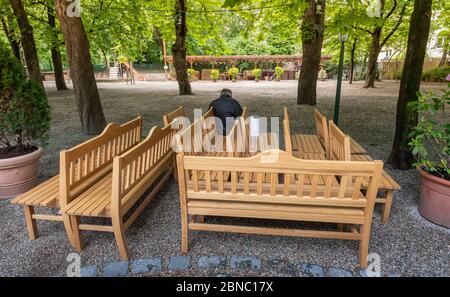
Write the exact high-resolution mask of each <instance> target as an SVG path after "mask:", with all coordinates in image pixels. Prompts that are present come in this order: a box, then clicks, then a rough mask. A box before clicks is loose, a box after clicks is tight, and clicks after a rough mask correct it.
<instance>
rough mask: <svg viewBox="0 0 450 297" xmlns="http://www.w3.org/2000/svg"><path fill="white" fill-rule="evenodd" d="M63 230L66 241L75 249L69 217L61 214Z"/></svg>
mask: <svg viewBox="0 0 450 297" xmlns="http://www.w3.org/2000/svg"><path fill="white" fill-rule="evenodd" d="M62 218H63V223H64V228H65V229H66V233H67V239H68V240H69V243H70V245H71V246H72V247H73V248H75V241H74V239H73V231H72V224H71V222H70V217H69V216H68V215H66V214H62Z"/></svg>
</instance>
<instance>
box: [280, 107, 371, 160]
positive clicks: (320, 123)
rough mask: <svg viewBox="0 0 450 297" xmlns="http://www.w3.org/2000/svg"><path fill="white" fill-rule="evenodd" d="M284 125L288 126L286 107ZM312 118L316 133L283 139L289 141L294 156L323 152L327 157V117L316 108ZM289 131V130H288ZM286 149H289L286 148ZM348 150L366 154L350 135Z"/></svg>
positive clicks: (353, 152)
mask: <svg viewBox="0 0 450 297" xmlns="http://www.w3.org/2000/svg"><path fill="white" fill-rule="evenodd" d="M284 118H285V121H286V123H285V124H284V125H285V127H286V126H289V118H288V115H287V108H285V116H284ZM314 118H315V123H316V135H309V134H293V135H292V136H291V135H290V136H289V137H288V139H285V143H287V142H289V144H290V146H291V148H292V149H291V151H292V152H293V155H294V156H298V157H300V155H301V154H303V153H313V154H324V155H325V156H326V158H327V159H329V157H328V150H329V149H328V147H329V143H328V139H329V136H328V133H329V132H328V123H327V118H326V117H325V116H324V115H322V114H321V113H320V112H319V111H318V110H317V109H315V110H314ZM289 133H290V130H289ZM285 137H286V134H285ZM286 151H289V150H288V149H287V150H286ZM350 151H351V153H352V154H355V155H366V154H368V153H367V151H366V149H365V148H364V147H363V146H361V145H360V144H359V143H358V142H357V141H356V140H355V139H353V138H352V137H350Z"/></svg>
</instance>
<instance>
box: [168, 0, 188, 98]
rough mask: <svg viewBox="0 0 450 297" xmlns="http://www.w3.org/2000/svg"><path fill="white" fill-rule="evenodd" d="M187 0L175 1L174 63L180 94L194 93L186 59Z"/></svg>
mask: <svg viewBox="0 0 450 297" xmlns="http://www.w3.org/2000/svg"><path fill="white" fill-rule="evenodd" d="M186 9H187V4H186V0H176V3H175V33H176V39H175V43H174V44H173V46H172V55H173V65H174V66H175V72H176V74H177V81H178V88H179V91H180V95H192V89H191V84H190V82H189V76H188V73H187V69H188V63H187V61H186V34H187V24H186Z"/></svg>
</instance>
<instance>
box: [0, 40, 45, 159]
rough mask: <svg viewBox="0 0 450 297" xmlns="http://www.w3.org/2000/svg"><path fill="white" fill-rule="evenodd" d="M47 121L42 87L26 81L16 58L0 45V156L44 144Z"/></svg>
mask: <svg viewBox="0 0 450 297" xmlns="http://www.w3.org/2000/svg"><path fill="white" fill-rule="evenodd" d="M50 121H51V117H50V106H49V105H48V101H47V96H46V95H45V91H44V89H43V88H42V86H40V85H39V84H38V83H36V82H35V81H32V80H29V79H28V78H27V77H26V75H25V73H24V72H23V68H22V65H21V64H20V63H19V61H18V60H17V59H16V58H15V57H13V56H12V54H11V52H10V51H9V50H7V49H6V47H5V46H2V45H0V158H9V157H15V156H20V155H24V154H27V153H29V152H31V151H33V150H35V149H36V147H37V146H38V145H41V146H45V145H46V144H47V140H48V136H49V135H48V132H49V130H50Z"/></svg>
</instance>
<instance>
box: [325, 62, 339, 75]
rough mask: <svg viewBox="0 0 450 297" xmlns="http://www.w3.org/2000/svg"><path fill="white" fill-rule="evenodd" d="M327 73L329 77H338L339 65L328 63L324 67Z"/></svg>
mask: <svg viewBox="0 0 450 297" xmlns="http://www.w3.org/2000/svg"><path fill="white" fill-rule="evenodd" d="M323 68H324V69H325V71H326V73H327V77H329V78H332V77H337V75H338V68H339V65H338V64H336V63H333V62H326V63H325V64H324V66H323Z"/></svg>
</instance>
